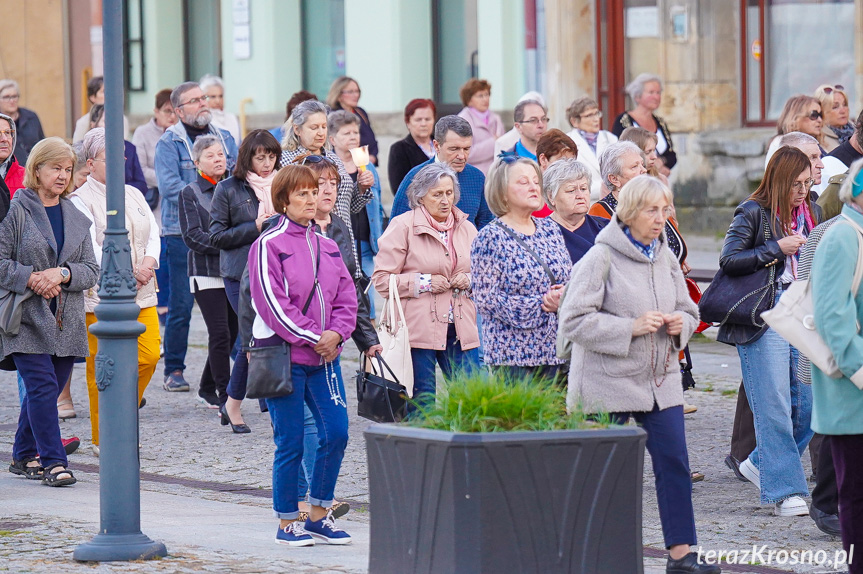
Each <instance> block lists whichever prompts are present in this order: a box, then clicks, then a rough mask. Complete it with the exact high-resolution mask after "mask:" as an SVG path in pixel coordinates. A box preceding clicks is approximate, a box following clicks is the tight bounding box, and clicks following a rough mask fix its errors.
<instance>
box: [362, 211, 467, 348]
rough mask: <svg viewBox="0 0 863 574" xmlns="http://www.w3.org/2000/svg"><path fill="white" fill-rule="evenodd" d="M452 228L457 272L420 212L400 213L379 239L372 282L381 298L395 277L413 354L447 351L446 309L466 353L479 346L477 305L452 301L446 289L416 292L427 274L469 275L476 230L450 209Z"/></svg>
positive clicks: (464, 299) (461, 298)
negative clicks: (420, 280)
mask: <svg viewBox="0 0 863 574" xmlns="http://www.w3.org/2000/svg"><path fill="white" fill-rule="evenodd" d="M453 213H454V214H455V218H456V224H455V228H454V229H453V231H452V233H453V249H455V252H456V254H457V256H458V262H457V266H456V268H455V271H453V268H452V260H451V259H450V257H449V253H448V252H447V250H446V247H445V246H444V244H443V243H442V242H441V240H440V239H439V236H438V232H437V231H435V230H434V229H433V228H432V227H431V226H430V225H429V224H428V221H426V218H425V216H424V215H423V214H422V211H420V209H419V208H417V209H414V210H412V211H408V212H407V213H402V214H401V215H399V216H398V217H396V218H394V219H393V220H392V221H390V224H389V225H388V226H387V230H386V231H385V232H384V234H383V235H382V236H381V238H380V239H379V240H378V254H377V255H376V256H375V272H374V273H373V274H372V281H373V282H374V285H375V289H377V291H378V293H380V294H381V296H382V297H384V298H385V299H386V298H387V296H388V295H389V279H390V274H392V273H395V274H396V278H397V279H396V281H397V284H398V289H399V297H400V298H401V302H402V307H403V308H404V313H405V320H406V321H407V325H408V332H409V333H410V343H411V347H413V348H415V349H435V350H438V351H442V350H444V349H445V348H446V332H447V329H448V327H449V323H448V321H447V318H448V317H447V316H448V314H449V310H450V306H452V310H453V322H454V323H455V330H456V334H457V335H458V338H459V341H460V342H461V348H462V349H463V350H465V351H467V350H469V349H475V348H477V347H479V332H478V331H477V328H476V306H475V305H474V302H473V300H472V299H471V298H470V297H469V296H468V294H467V293H464V294H459V296H457V297H454V296H453V291H452V290H451V289H450V290H448V291H444V292H443V293H438V294H436V295H435V294H433V293H428V292H427V293H420V292H419V276H420V275H421V274H426V273H430V274H433V275H443V276H444V277H446V278H447V279H451V278H452V277H453V276H455V275H456V274H458V273H467V274H470V245H471V243H472V242H473V239H474V237H476V227H474V226H473V223H471V222H470V221H468V220H467V215H466V214H465V213H464V212H462V211H460V210H459V209H457V208H453Z"/></svg>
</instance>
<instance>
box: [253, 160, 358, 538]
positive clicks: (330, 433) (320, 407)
mask: <svg viewBox="0 0 863 574" xmlns="http://www.w3.org/2000/svg"><path fill="white" fill-rule="evenodd" d="M272 193H273V207H274V209H275V211H276V213H278V214H280V215H279V216H278V217H279V220H278V221H276V222H275V223H274V224H273V225H272V226H271V227H270V228H269V229H268V230H267V231H266V232H264V233H262V234H261V235H260V237H258V239H257V240H255V242H254V243H253V244H252V248H251V250H250V251H249V283H250V287H251V295H252V303H253V304H254V308H255V311H256V312H257V316H256V317H255V321H254V324H253V327H252V345H253V346H255V347H265V346H271V345H280V344H281V343H282V342H283V341H284V342H287V343H289V344H290V345H291V361H292V363H293V364H292V367H291V379H292V381H293V387H294V391H293V393H291V394H290V395H287V396H284V397H278V398H274V399H267V406H268V407H269V411H270V418H271V420H272V422H273V440H274V442H275V443H276V453H275V458H274V461H273V510H274V511H275V513H276V515H277V516H278V518H279V519H280V521H281V522H280V525H279V530H278V531H277V532H276V542H278V543H280V544H286V545H288V546H312V545H314V543H315V539H317V540H322V541H324V542H326V543H328V544H348V543H350V542H351V537H350V536H349V535H348V534H347V533H346V532H345V531H344V530H341V529H340V528H338V527H337V526H336V525H335V522H334V521H333V517H332V514H331V512H330V508H331V506H332V504H333V494H334V491H335V486H336V479H338V477H339V469H340V468H341V465H342V459H343V458H344V454H345V446H346V445H347V443H348V411H347V405H346V404H345V385H344V382H343V381H342V369H341V366H340V365H339V354H340V353H341V349H342V343H344V341H345V340H346V339H347V338H348V337H350V336H351V333H352V332H353V330H354V327H355V325H356V319H357V293H356V289H355V288H354V281H353V278H351V276H350V274H349V273H348V270H347V268H346V267H345V264H344V262H343V261H342V255H341V253H340V252H339V247H338V245H336V242H335V241H333V240H332V239H328V238H326V237H322V236H321V235H319V234H317V233H315V231H314V225H313V224H314V217H315V212H316V211H317V203H318V176H317V174H315V172H313V171H312V170H311V169H309V168H308V167H305V166H301V165H288V166H285V167H283V168H282V169H281V170H279V172H278V174H277V175H276V178H275V179H274V180H273V186H272ZM304 403H305V404H306V405H308V407H309V410H311V412H312V415H313V416H314V418H315V423H316V425H317V427H318V437H320V440H319V444H318V451H317V455H316V459H315V468H314V471H313V472H312V481H311V485H310V492H309V504H310V505H311V511H310V512H309V517H308V519H307V520H306V521H305V523H301V522H298V521H297V518H298V516H299V508H298V506H297V482H298V480H299V471H300V460H301V458H302V453H303V435H304V432H303V404H304Z"/></svg>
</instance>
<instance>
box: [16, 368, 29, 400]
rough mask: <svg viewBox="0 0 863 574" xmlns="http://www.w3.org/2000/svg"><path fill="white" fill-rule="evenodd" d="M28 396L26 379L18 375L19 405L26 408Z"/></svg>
mask: <svg viewBox="0 0 863 574" xmlns="http://www.w3.org/2000/svg"><path fill="white" fill-rule="evenodd" d="M26 396H27V387H25V386H24V377H22V376H21V373H20V372H19V373H18V403H19V404H20V405H21V406H24V397H26Z"/></svg>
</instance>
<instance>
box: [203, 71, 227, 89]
mask: <svg viewBox="0 0 863 574" xmlns="http://www.w3.org/2000/svg"><path fill="white" fill-rule="evenodd" d="M198 85H200V86H201V90H202V91H204V92H206V91H207V90H209V89H210V88H212V87H213V86H218V87H220V88H222V91H223V92H224V91H225V82H223V81H222V78H220V77H219V76H216V75H213V74H204V75H203V76H201V81H200V82H198Z"/></svg>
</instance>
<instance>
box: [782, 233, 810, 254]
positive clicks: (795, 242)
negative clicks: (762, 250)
mask: <svg viewBox="0 0 863 574" xmlns="http://www.w3.org/2000/svg"><path fill="white" fill-rule="evenodd" d="M777 243H779V248H780V249H781V250H782V253H784V254H785V255H794V254H795V253H797V250H798V249H800V248H801V247H803V244H804V243H806V240H805V239H803V238H802V237H800V236H799V235H796V234H795V235H788V236H786V237H783V238H782V239H780V240H779V241H777Z"/></svg>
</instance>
